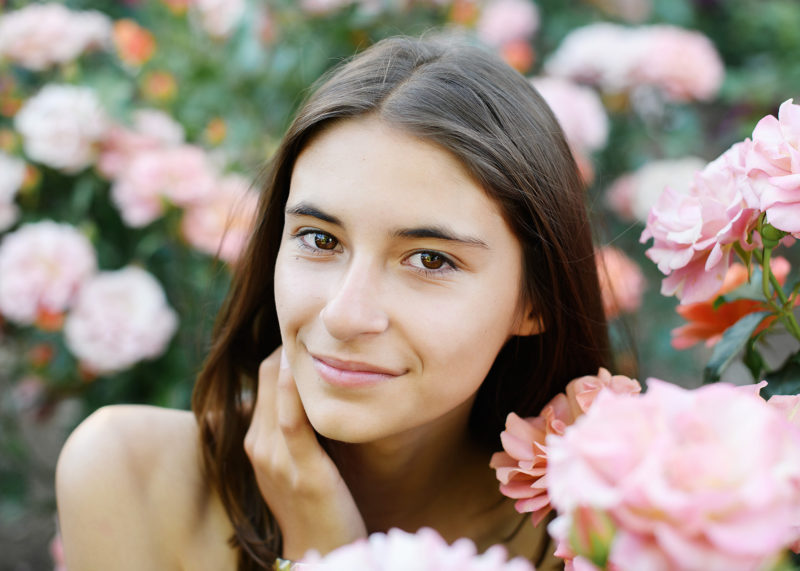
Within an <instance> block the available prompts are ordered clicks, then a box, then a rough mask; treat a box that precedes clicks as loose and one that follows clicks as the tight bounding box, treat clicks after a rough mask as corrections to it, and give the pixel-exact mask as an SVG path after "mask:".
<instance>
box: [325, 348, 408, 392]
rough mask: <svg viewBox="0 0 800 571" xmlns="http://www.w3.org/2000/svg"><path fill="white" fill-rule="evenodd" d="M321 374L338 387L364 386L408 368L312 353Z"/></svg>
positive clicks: (393, 375) (402, 372)
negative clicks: (399, 368)
mask: <svg viewBox="0 0 800 571" xmlns="http://www.w3.org/2000/svg"><path fill="white" fill-rule="evenodd" d="M311 359H312V361H313V363H314V368H315V369H316V371H317V373H318V374H319V376H320V377H321V378H322V380H324V381H325V382H327V383H328V384H331V385H334V386H337V387H364V386H369V385H374V384H378V383H383V382H386V381H389V380H392V379H395V378H397V377H399V376H402V375H404V374H405V373H406V372H407V371H406V370H398V369H391V368H387V367H381V366H379V365H374V364H372V363H365V362H361V361H347V360H343V359H337V358H335V357H329V356H324V355H314V354H312V355H311Z"/></svg>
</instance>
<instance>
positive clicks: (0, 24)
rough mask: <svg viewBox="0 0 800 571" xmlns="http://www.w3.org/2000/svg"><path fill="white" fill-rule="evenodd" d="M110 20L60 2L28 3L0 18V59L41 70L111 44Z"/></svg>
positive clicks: (101, 15) (98, 14) (102, 15)
mask: <svg viewBox="0 0 800 571" xmlns="http://www.w3.org/2000/svg"><path fill="white" fill-rule="evenodd" d="M111 28H112V25H111V19H110V18H108V16H105V15H104V14H101V13H100V12H96V11H94V10H92V11H86V12H74V11H70V10H68V9H67V8H65V7H64V6H62V5H61V4H56V3H47V4H38V3H36V4H29V5H28V6H25V7H24V8H21V9H19V10H16V11H14V12H8V13H7V14H5V15H4V16H2V17H0V59H8V60H10V61H12V62H14V63H16V64H17V65H20V66H22V67H26V68H28V69H31V70H34V71H41V70H44V69H47V68H49V67H52V66H53V65H56V64H63V63H67V62H70V61H72V60H74V59H75V58H77V57H78V56H80V55H81V54H82V53H84V52H85V51H88V50H90V49H93V48H105V47H107V46H109V45H110V43H111Z"/></svg>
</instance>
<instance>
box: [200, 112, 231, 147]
mask: <svg viewBox="0 0 800 571" xmlns="http://www.w3.org/2000/svg"><path fill="white" fill-rule="evenodd" d="M227 134H228V126H227V124H226V123H225V119H223V118H222V117H214V118H213V119H211V121H209V122H208V124H207V125H206V128H205V129H204V130H203V137H204V138H205V140H206V141H208V142H209V143H210V144H212V145H219V144H221V143H222V141H224V140H225V137H226V136H227Z"/></svg>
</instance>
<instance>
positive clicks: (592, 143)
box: [531, 76, 608, 151]
mask: <svg viewBox="0 0 800 571" xmlns="http://www.w3.org/2000/svg"><path fill="white" fill-rule="evenodd" d="M531 83H532V84H533V86H534V87H535V88H536V89H537V90H538V91H539V93H540V94H541V95H542V97H544V100H545V101H546V102H547V104H548V105H549V106H550V109H552V111H553V114H555V116H556V119H558V123H559V124H560V125H561V128H562V129H563V130H564V135H565V136H566V138H567V141H568V142H569V144H570V146H572V147H574V148H577V149H580V150H585V151H596V150H599V149H601V148H603V147H604V146H605V144H606V141H607V140H608V115H607V114H606V110H605V108H604V107H603V103H602V101H600V96H599V95H597V93H596V92H595V91H594V90H593V89H591V88H589V87H586V86H584V85H578V84H577V83H573V82H572V81H569V80H567V79H564V78H561V77H546V76H540V77H534V78H533V79H531Z"/></svg>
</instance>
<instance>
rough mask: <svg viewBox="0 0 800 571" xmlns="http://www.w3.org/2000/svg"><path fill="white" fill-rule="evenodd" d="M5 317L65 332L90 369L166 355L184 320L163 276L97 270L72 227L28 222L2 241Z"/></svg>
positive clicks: (0, 304)
mask: <svg viewBox="0 0 800 571" xmlns="http://www.w3.org/2000/svg"><path fill="white" fill-rule="evenodd" d="M0 315H2V316H4V317H5V318H7V319H9V320H10V321H13V322H14V323H17V324H19V325H37V326H39V327H42V328H47V329H54V330H57V329H60V327H61V324H62V322H63V323H64V335H65V340H66V343H67V346H68V347H69V349H70V351H71V352H72V353H73V354H74V355H75V356H76V357H77V358H78V360H79V361H80V362H81V365H82V366H83V368H84V369H85V370H87V371H90V372H92V373H95V374H99V373H111V372H115V371H119V370H122V369H126V368H128V367H130V366H132V365H133V364H134V363H136V362H138V361H141V360H143V359H151V358H155V357H157V356H159V355H161V354H162V353H163V352H164V351H165V350H166V347H167V345H168V343H169V341H170V339H171V338H172V336H173V334H174V333H175V329H176V327H177V317H176V315H175V312H174V311H173V310H172V309H171V308H170V307H169V306H168V305H167V301H166V297H165V295H164V292H163V290H162V289H161V285H160V284H159V283H158V281H157V280H156V279H155V278H154V277H153V276H151V275H150V274H148V273H147V272H145V271H144V270H142V269H139V268H133V267H131V268H126V269H123V270H119V271H116V272H99V273H98V272H97V257H96V254H95V251H94V247H93V246H92V244H91V242H90V241H89V240H88V238H86V237H85V236H84V235H83V234H82V233H81V232H80V231H79V230H77V229H76V228H74V227H73V226H70V225H68V224H60V223H56V222H53V221H51V220H43V221H40V222H35V223H31V224H25V225H23V226H21V227H20V228H19V229H17V230H15V231H13V232H10V233H9V234H7V235H6V236H5V237H4V238H3V240H2V242H0Z"/></svg>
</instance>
